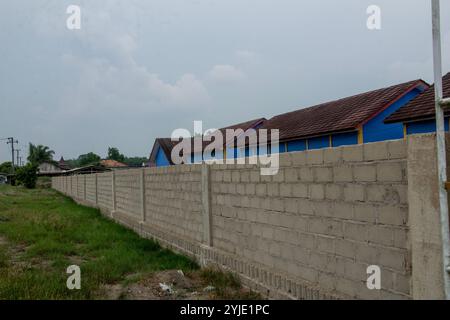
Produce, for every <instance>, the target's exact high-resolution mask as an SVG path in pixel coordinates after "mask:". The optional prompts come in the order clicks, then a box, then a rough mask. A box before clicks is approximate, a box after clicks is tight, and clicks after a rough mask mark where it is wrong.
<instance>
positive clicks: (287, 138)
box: [150, 80, 429, 166]
mask: <svg viewBox="0 0 450 320" xmlns="http://www.w3.org/2000/svg"><path fill="white" fill-rule="evenodd" d="M428 88H429V85H428V84H427V83H426V82H424V81H422V80H414V81H409V82H406V83H401V84H397V85H393V86H390V87H387V88H382V89H378V90H374V91H369V92H365V93H361V94H358V95H354V96H351V97H347V98H343V99H339V100H335V101H330V102H326V103H322V104H320V105H316V106H313V107H308V108H303V109H299V110H296V111H292V112H288V113H285V114H281V115H278V116H275V117H273V118H271V119H269V120H266V119H264V118H260V119H256V120H252V121H247V122H245V123H241V124H237V125H233V126H229V127H226V128H222V129H219V130H220V131H222V132H223V135H224V136H225V130H226V129H242V130H244V131H245V130H247V129H267V130H268V131H270V130H274V129H278V130H279V152H281V153H283V152H295V151H304V150H313V149H322V148H329V147H339V146H344V145H352V144H361V143H368V142H376V141H383V140H392V139H402V138H403V137H404V134H405V128H404V126H403V124H402V123H397V122H389V123H386V122H385V119H386V118H387V117H389V116H390V115H391V114H393V113H395V112H396V111H398V110H399V109H400V108H402V107H403V106H405V105H406V104H408V103H409V102H410V101H412V100H414V99H415V98H416V97H417V96H419V95H421V94H422V93H423V92H424V91H425V90H426V89H428ZM166 140H167V139H156V141H155V145H154V146H153V150H152V153H151V155H150V163H151V165H153V166H167V165H171V164H172V163H171V161H170V151H171V147H172V146H173V145H172V142H170V143H169V142H167V141H166ZM234 142H235V141H228V142H226V143H225V144H224V145H223V148H222V149H221V150H218V151H217V155H215V158H218V157H219V158H223V159H227V158H228V159H229V158H239V157H244V156H245V157H248V156H249V155H254V154H255V153H259V154H261V153H262V150H259V149H258V148H257V147H256V146H252V145H248V143H247V146H246V147H245V148H243V149H242V150H238V149H237V147H236V145H235V143H234ZM206 145H207V143H206V144H203V146H202V150H203V149H204V147H205V146H206ZM202 150H194V149H193V151H192V152H191V155H190V156H189V163H201V162H202V161H204V160H210V159H208V158H206V159H205V158H203V155H202Z"/></svg>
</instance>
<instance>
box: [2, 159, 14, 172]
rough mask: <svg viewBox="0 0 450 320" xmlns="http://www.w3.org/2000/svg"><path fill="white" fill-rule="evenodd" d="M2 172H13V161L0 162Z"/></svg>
mask: <svg viewBox="0 0 450 320" xmlns="http://www.w3.org/2000/svg"><path fill="white" fill-rule="evenodd" d="M0 172H1V173H12V165H11V161H9V162H3V163H2V164H0Z"/></svg>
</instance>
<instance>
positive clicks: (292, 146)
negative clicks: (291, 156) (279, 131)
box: [287, 139, 306, 152]
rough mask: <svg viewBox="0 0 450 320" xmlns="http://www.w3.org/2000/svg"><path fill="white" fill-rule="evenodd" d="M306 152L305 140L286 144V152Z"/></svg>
mask: <svg viewBox="0 0 450 320" xmlns="http://www.w3.org/2000/svg"><path fill="white" fill-rule="evenodd" d="M305 150H306V140H305V139H302V140H295V141H289V142H288V143H287V152H294V151H305Z"/></svg>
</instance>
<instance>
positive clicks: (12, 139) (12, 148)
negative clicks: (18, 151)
mask: <svg viewBox="0 0 450 320" xmlns="http://www.w3.org/2000/svg"><path fill="white" fill-rule="evenodd" d="M7 140H8V142H6V143H7V144H11V168H12V173H14V144H18V143H19V141H17V140H14V138H13V137H10V138H7Z"/></svg>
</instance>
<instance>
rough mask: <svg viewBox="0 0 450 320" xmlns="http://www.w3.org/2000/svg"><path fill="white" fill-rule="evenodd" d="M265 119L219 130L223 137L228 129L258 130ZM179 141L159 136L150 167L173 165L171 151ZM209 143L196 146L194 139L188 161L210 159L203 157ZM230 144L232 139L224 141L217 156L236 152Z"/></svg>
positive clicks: (153, 149)
mask: <svg viewBox="0 0 450 320" xmlns="http://www.w3.org/2000/svg"><path fill="white" fill-rule="evenodd" d="M264 121H266V119H265V118H259V119H255V120H251V121H247V122H243V123H238V124H235V125H232V126H228V127H225V128H221V129H218V130H219V131H221V133H222V135H223V137H224V138H225V137H226V130H227V129H231V130H238V129H242V130H243V131H246V130H248V129H255V130H256V129H258V128H260V127H261V126H262V125H263V124H264ZM192 139H193V138H192ZM177 143H178V142H177V141H175V142H174V141H172V140H171V139H170V138H157V139H156V140H155V143H154V144H153V148H152V151H151V153H150V167H165V166H170V165H173V162H172V160H171V153H172V149H173V147H174V146H175V145H176V144H177ZM209 143H210V142H208V141H203V143H202V144H201V145H199V146H196V145H195V144H194V142H193V141H192V151H191V153H190V154H189V155H188V156H187V158H188V163H201V162H202V161H203V160H208V159H203V150H204V149H205V147H206V146H207V145H208V144H209ZM230 145H232V143H230V141H224V144H223V146H222V148H221V149H220V150H217V151H218V154H217V155H215V157H219V158H222V157H226V156H227V153H228V155H230V154H235V153H236V152H235V151H234V150H233V148H232V147H230Z"/></svg>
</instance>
